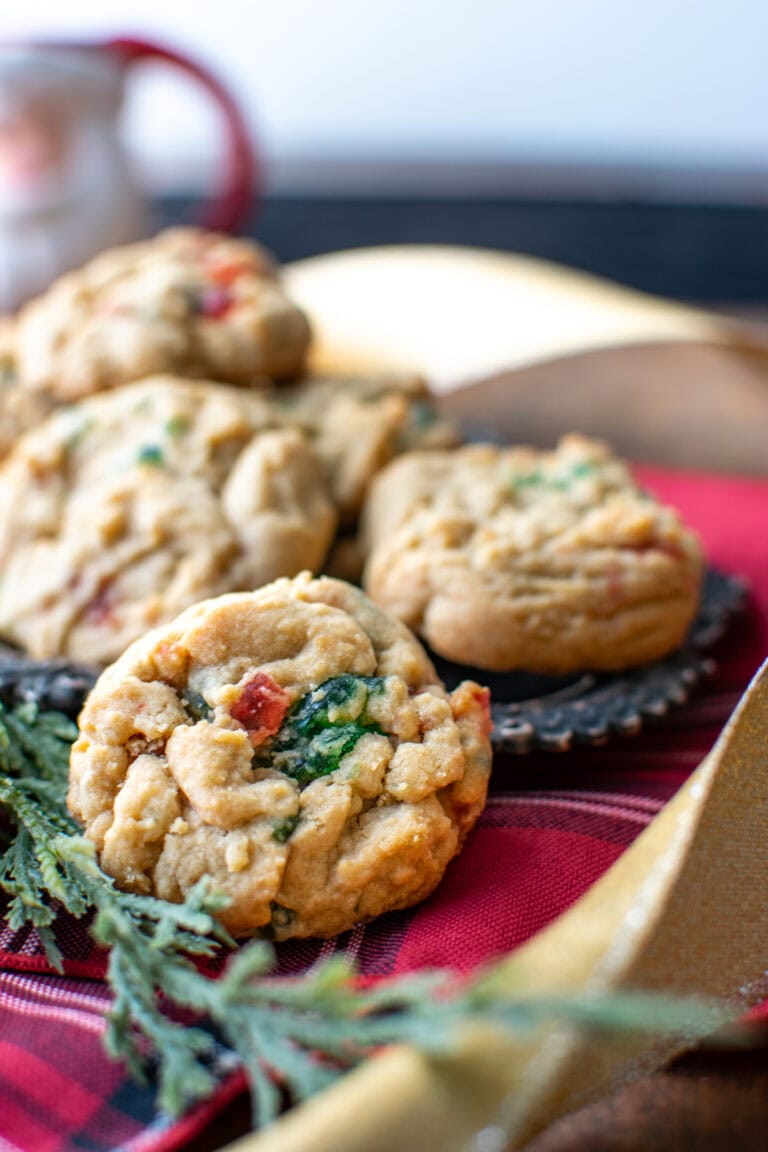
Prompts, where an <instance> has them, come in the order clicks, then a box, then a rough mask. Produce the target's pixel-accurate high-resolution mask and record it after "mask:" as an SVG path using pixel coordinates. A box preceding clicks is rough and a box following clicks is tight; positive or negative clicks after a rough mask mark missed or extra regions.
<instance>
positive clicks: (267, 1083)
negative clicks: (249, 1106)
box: [0, 705, 724, 1125]
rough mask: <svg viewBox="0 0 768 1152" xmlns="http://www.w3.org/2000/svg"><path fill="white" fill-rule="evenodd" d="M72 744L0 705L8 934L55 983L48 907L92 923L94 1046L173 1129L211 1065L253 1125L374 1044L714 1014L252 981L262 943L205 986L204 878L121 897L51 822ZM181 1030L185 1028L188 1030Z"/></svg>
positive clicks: (339, 981)
mask: <svg viewBox="0 0 768 1152" xmlns="http://www.w3.org/2000/svg"><path fill="white" fill-rule="evenodd" d="M75 735H76V729H75V727H74V725H73V724H72V723H71V722H70V721H69V720H67V719H66V718H65V717H64V716H61V715H58V714H57V713H53V712H42V711H38V710H37V709H36V708H35V707H34V706H32V705H22V706H19V707H17V708H15V709H14V710H12V711H9V710H8V709H5V708H3V706H2V705H0V815H4V816H5V818H6V823H7V828H6V829H5V831H6V832H7V836H6V839H5V841H4V850H3V851H2V854H1V855H0V889H3V890H4V891H5V893H6V894H7V896H8V898H9V904H8V910H7V914H6V915H7V919H8V922H9V924H10V925H11V926H12V927H13V928H20V927H22V926H23V925H25V924H31V925H34V927H35V928H36V929H37V931H38V933H39V935H40V939H41V941H42V943H43V946H44V947H45V950H46V953H47V955H48V959H49V961H50V963H51V964H52V965H53V966H54V967H55V968H57V969H58V970H59V971H61V970H62V956H61V952H60V950H59V948H58V946H57V944H56V939H55V918H56V915H57V912H58V910H59V908H60V907H63V908H65V909H66V910H67V911H68V912H69V913H70V914H71V915H73V916H75V917H77V918H82V917H84V916H86V915H92V916H93V919H92V923H91V931H92V933H93V935H94V937H95V939H96V940H97V941H98V942H99V943H100V944H102V945H104V946H105V947H107V948H109V950H110V951H109V962H108V971H107V980H108V982H109V985H110V987H111V989H112V992H113V994H114V1003H113V1007H112V1009H111V1012H110V1015H109V1021H108V1030H107V1034H106V1041H105V1042H106V1046H107V1050H108V1051H109V1053H110V1054H111V1055H112V1056H113V1057H115V1058H117V1059H120V1060H123V1061H125V1063H126V1065H127V1067H128V1068H129V1070H130V1072H131V1074H132V1075H133V1076H135V1077H137V1078H142V1079H146V1078H147V1076H148V1075H149V1074H150V1073H151V1074H154V1075H155V1076H156V1078H157V1084H158V1102H159V1104H160V1106H161V1107H162V1108H163V1109H165V1110H166V1111H168V1112H170V1113H172V1114H174V1115H178V1114H180V1113H181V1112H183V1111H184V1109H185V1108H187V1107H188V1106H189V1105H190V1104H191V1103H192V1102H193V1101H195V1100H198V1099H201V1098H203V1097H205V1096H207V1095H209V1094H210V1093H211V1092H212V1091H213V1090H214V1088H215V1086H216V1084H217V1082H218V1079H219V1077H220V1075H221V1067H222V1054H224V1056H225V1060H224V1063H226V1062H227V1060H228V1062H229V1065H230V1066H233V1064H234V1062H235V1061H239V1062H240V1063H241V1064H242V1065H243V1067H244V1068H245V1071H246V1073H247V1076H248V1080H249V1084H250V1088H251V1093H252V1098H253V1112H254V1122H255V1124H257V1125H263V1124H266V1123H268V1122H269V1121H270V1120H271V1119H273V1118H274V1117H275V1116H276V1115H277V1114H278V1113H279V1111H280V1110H281V1108H282V1106H283V1104H284V1103H285V1100H286V1098H289V1099H290V1100H293V1101H298V1100H303V1099H306V1098H307V1097H309V1096H311V1095H313V1094H314V1093H316V1092H319V1091H321V1090H322V1089H323V1088H325V1087H326V1086H327V1085H328V1084H330V1083H332V1082H333V1081H334V1080H335V1079H336V1078H337V1077H338V1076H340V1075H342V1074H343V1073H344V1071H345V1070H347V1069H348V1068H350V1067H352V1066H354V1065H355V1064H357V1063H358V1062H359V1061H361V1060H363V1059H364V1058H365V1057H366V1056H367V1055H369V1054H370V1053H371V1052H372V1051H374V1050H376V1049H378V1048H380V1047H381V1046H383V1045H388V1044H393V1043H404V1042H407V1043H411V1044H414V1045H416V1046H418V1047H420V1048H422V1049H423V1050H426V1051H430V1052H436V1051H440V1050H445V1047H446V1046H447V1045H449V1044H450V1043H451V1041H452V1039H453V1037H454V1036H455V1035H456V1033H457V1031H458V1030H459V1029H460V1028H461V1027H462V1026H463V1025H465V1024H467V1023H468V1022H469V1021H487V1022H490V1023H492V1024H495V1025H497V1026H503V1027H506V1028H508V1029H510V1030H511V1031H513V1032H514V1033H516V1034H525V1033H526V1032H529V1031H530V1030H531V1029H535V1028H538V1027H540V1026H541V1025H542V1024H544V1023H551V1022H553V1021H563V1022H567V1023H570V1024H573V1025H575V1026H578V1027H581V1028H586V1029H589V1030H590V1031H592V1032H607V1033H611V1034H616V1033H621V1032H638V1031H646V1032H648V1031H650V1032H652V1033H654V1034H661V1033H663V1034H667V1035H669V1034H676V1035H684V1036H686V1037H691V1036H702V1035H705V1034H707V1033H709V1032H712V1031H713V1030H715V1029H716V1028H718V1027H719V1026H720V1025H721V1024H722V1023H723V1021H724V1016H723V1013H722V1012H721V1011H720V1010H719V1009H718V1008H716V1007H715V1008H713V1007H712V1006H709V1005H701V1004H693V1003H689V1002H685V1001H680V1000H673V1001H669V1000H666V999H664V998H661V997H658V996H647V995H637V996H627V995H622V996H620V997H599V998H597V997H586V996H584V997H579V998H562V999H554V998H548V999H544V998H539V999H535V1000H533V999H526V998H521V999H517V1000H515V999H513V998H510V997H509V996H508V995H507V994H501V993H499V992H498V990H496V989H495V987H494V984H493V981H492V980H491V981H489V980H482V979H481V980H477V981H475V982H474V983H470V984H466V985H463V986H461V985H458V984H457V983H456V981H455V980H454V979H452V977H451V975H450V974H449V973H445V972H430V973H420V974H417V975H413V976H408V977H400V978H398V979H396V980H393V981H388V982H387V983H385V984H383V985H380V986H378V987H376V988H373V989H368V990H366V989H361V988H359V987H358V986H357V984H356V978H355V973H354V971H353V969H352V968H351V967H350V966H349V965H348V964H347V963H346V962H345V961H344V960H342V959H340V958H334V959H331V960H329V961H327V962H326V963H324V964H322V965H319V966H316V967H315V968H313V969H312V970H311V971H310V972H309V973H307V974H306V975H305V976H303V977H302V978H301V979H297V980H296V979H294V980H287V979H279V978H276V977H269V978H266V977H267V975H268V973H269V971H270V970H271V968H272V966H273V962H274V954H273V951H272V948H271V946H270V945H269V944H267V943H266V942H264V941H253V942H251V943H250V944H247V945H245V946H244V947H242V948H240V949H239V950H238V951H235V952H233V953H232V954H231V956H230V957H229V960H228V963H227V965H226V967H225V969H224V971H223V973H222V975H221V976H220V977H218V978H213V977H211V976H209V975H206V974H205V972H203V971H201V970H200V967H199V966H198V965H197V964H196V963H195V960H197V961H200V960H205V959H210V958H212V957H214V956H216V955H217V954H219V953H220V952H221V950H222V948H224V947H231V946H233V945H234V941H232V940H231V939H230V937H229V936H228V934H227V933H226V931H225V930H224V929H223V928H222V926H221V924H220V923H219V921H218V920H217V913H218V912H220V911H221V909H222V908H223V907H224V906H225V904H226V898H224V897H222V896H221V895H220V894H217V893H216V892H214V891H212V890H211V888H210V886H209V885H208V884H207V882H206V881H205V880H203V881H201V882H200V883H199V884H197V885H196V886H195V888H194V889H193V890H192V891H191V892H190V893H189V895H188V897H187V899H186V901H185V903H183V904H169V903H166V902H165V901H162V900H157V899H154V898H153V897H148V896H137V895H134V894H130V893H126V892H121V891H120V890H119V889H117V888H116V887H115V886H114V883H113V882H112V880H111V879H110V878H109V877H108V876H107V875H106V874H105V873H104V872H102V870H101V868H100V867H99V865H98V863H97V861H96V856H95V853H94V849H93V845H92V844H90V842H89V841H87V840H86V839H84V837H82V836H81V835H80V834H79V829H78V827H77V825H76V824H75V822H74V821H73V820H72V818H71V817H70V816H69V814H68V812H67V809H66V791H67V775H68V765H69V751H70V745H71V743H72V740H73V739H74V737H75ZM190 1019H191V1020H192V1022H190Z"/></svg>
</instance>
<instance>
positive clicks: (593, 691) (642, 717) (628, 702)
mask: <svg viewBox="0 0 768 1152" xmlns="http://www.w3.org/2000/svg"><path fill="white" fill-rule="evenodd" d="M745 600H746V586H745V584H744V583H743V581H741V580H738V579H737V578H735V577H733V576H726V575H724V574H723V573H722V572H718V571H717V570H716V569H714V568H710V569H708V570H707V572H706V575H705V579H704V587H703V590H702V598H701V606H700V608H699V613H698V616H697V617H696V619H695V621H694V622H693V625H692V626H691V630H690V632H689V633H688V638H687V640H686V642H685V644H684V645H683V646H682V647H681V648H678V649H677V651H675V652H673V653H672V654H671V655H670V656H668V657H667V658H666V659H664V660H657V661H656V662H655V663H653V664H645V665H643V666H641V667H639V668H630V669H628V670H627V671H625V672H614V673H608V674H602V675H598V674H593V673H584V674H582V675H577V676H568V677H562V676H559V677H555V676H533V675H530V674H529V673H525V672H507V673H488V672H483V671H482V669H480V668H469V667H467V666H465V665H460V664H451V663H449V662H448V661H446V660H441V659H440V657H435V656H434V655H433V659H434V661H435V664H436V666H437V669H438V672H439V673H440V675H441V676H442V678H443V679H444V681H445V683H446V684H447V685H448V687H455V686H456V684H458V682H459V681H460V680H465V679H467V678H468V677H469V678H471V679H476V680H478V681H479V682H480V683H481V684H487V685H488V687H489V688H490V689H491V701H492V704H491V715H492V717H493V735H492V740H493V746H494V748H495V750H496V751H497V752H517V753H520V752H530V751H533V750H534V749H549V750H551V751H556V752H565V751H567V750H568V749H569V748H572V747H573V746H574V745H575V744H603V743H605V741H606V740H608V739H609V738H610V736H612V735H614V734H616V733H624V734H629V733H634V732H638V731H639V730H640V728H641V727H642V725H643V723H644V722H645V721H646V720H649V719H652V718H656V717H659V716H663V715H664V714H665V713H666V712H668V711H669V709H670V708H671V707H673V706H675V705H678V704H683V703H685V701H686V700H687V699H688V695H689V693H690V691H691V689H692V688H693V686H694V685H695V684H696V683H697V682H698V681H699V680H700V679H701V678H702V677H704V676H708V675H711V673H712V672H713V671H714V668H715V664H714V661H713V660H712V659H711V657H709V656H707V655H705V651H704V650H705V649H706V648H709V647H710V646H711V645H713V644H714V643H715V642H716V641H717V640H719V639H720V637H721V636H722V635H723V633H724V632H725V630H726V628H727V626H728V622H729V620H730V619H731V617H732V616H733V615H734V613H736V612H737V611H738V610H739V609H740V608H741V607H742V606H743V604H744V602H745Z"/></svg>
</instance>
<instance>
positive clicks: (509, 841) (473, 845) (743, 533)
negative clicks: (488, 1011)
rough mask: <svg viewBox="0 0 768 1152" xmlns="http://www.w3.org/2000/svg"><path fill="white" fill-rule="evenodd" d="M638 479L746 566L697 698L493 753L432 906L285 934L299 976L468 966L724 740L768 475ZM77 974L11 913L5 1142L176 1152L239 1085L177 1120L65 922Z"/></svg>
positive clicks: (630, 835) (764, 577) (30, 1150)
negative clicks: (128, 1062)
mask: <svg viewBox="0 0 768 1152" xmlns="http://www.w3.org/2000/svg"><path fill="white" fill-rule="evenodd" d="M639 473H640V479H641V482H642V483H643V484H644V485H645V486H647V487H648V488H650V489H652V490H654V491H655V492H657V493H658V495H659V496H661V497H662V498H663V499H665V500H667V501H668V502H670V503H671V504H673V505H676V506H677V507H678V508H679V509H680V510H681V511H682V513H683V514H684V516H685V517H686V519H687V520H688V521H689V522H690V523H691V524H693V525H694V526H695V527H696V528H697V529H698V530H699V531H700V533H701V535H702V538H703V540H704V543H705V546H706V550H707V555H708V557H709V560H710V562H711V563H712V564H714V565H716V566H717V567H719V568H721V569H722V570H724V571H726V572H731V573H735V574H739V575H743V576H746V577H747V578H748V580H749V581H750V584H751V589H752V593H751V598H750V604H749V608H748V611H747V612H746V613H745V615H744V617H743V618H741V619H739V620H737V621H735V622H734V623H733V625H732V626H731V628H730V630H729V634H728V636H727V637H726V638H725V640H724V641H722V642H721V644H720V648H719V651H718V652H717V653H716V655H717V657H718V659H719V663H720V671H719V672H718V674H717V675H716V677H715V678H714V679H713V680H712V681H710V682H709V683H708V684H706V685H705V686H703V688H700V689H699V690H698V691H697V692H696V694H695V696H694V698H693V700H692V701H691V702H690V703H689V704H688V705H686V706H685V707H684V708H682V709H680V710H678V711H676V712H673V713H672V715H671V716H669V717H668V718H667V719H666V720H665V721H664V722H663V723H662V724H660V725H659V726H657V727H654V728H648V729H646V730H645V731H644V732H642V733H641V734H640V735H639V736H637V737H634V738H631V739H622V740H616V741H613V742H612V743H611V744H609V745H607V746H605V747H603V748H598V749H584V750H580V751H576V752H571V753H568V754H567V755H564V756H556V755H552V754H550V755H538V754H537V755H532V756H527V757H521V758H514V759H513V758H505V759H501V760H498V761H497V763H496V765H495V768H494V783H493V792H492V795H491V798H490V801H489V804H488V806H487V808H486V811H485V813H484V814H483V816H482V818H481V820H480V822H479V824H478V827H477V828H476V830H475V831H474V833H473V834H472V836H471V837H470V839H469V841H468V843H467V845H466V847H465V849H464V851H463V853H462V855H461V856H460V857H459V858H458V859H457V860H455V861H454V862H453V864H452V865H451V866H450V868H449V869H448V873H447V875H446V877H445V879H444V881H443V883H442V884H441V886H440V888H439V889H438V891H437V892H436V893H435V895H434V896H433V897H431V899H429V900H428V901H426V903H424V904H422V905H421V906H420V907H418V908H416V909H412V910H410V911H408V912H403V913H397V914H394V915H391V916H385V917H382V918H381V919H379V920H378V921H376V922H375V923H373V924H371V925H369V926H368V927H366V928H360V929H356V930H355V931H353V932H349V933H346V934H345V935H344V936H343V937H340V938H339V939H338V940H336V941H334V942H327V943H317V942H300V943H291V944H285V945H281V946H280V947H279V949H278V954H279V965H280V970H281V972H283V973H285V974H290V973H299V972H301V971H303V970H304V969H306V968H307V967H308V966H309V965H310V964H312V963H313V962H314V961H315V960H317V959H318V958H320V957H323V956H328V955H330V954H331V953H332V952H333V951H334V950H340V951H343V952H345V953H346V954H347V955H348V956H350V957H353V958H354V959H355V961H356V963H357V965H358V966H359V968H360V970H361V971H362V972H363V973H364V974H366V975H368V976H371V977H376V976H387V975H390V974H394V973H402V972H408V971H413V970H414V969H417V968H422V967H431V966H445V967H450V968H454V969H456V970H461V971H467V970H469V969H471V968H472V967H473V966H475V965H477V964H479V963H481V962H483V961H487V960H490V959H491V958H493V957H494V956H498V955H500V954H502V953H504V952H507V951H509V949H511V948H514V947H515V945H517V944H519V943H521V941H523V940H526V939H527V938H528V937H529V936H531V935H532V933H534V932H536V931H538V930H539V929H540V928H542V927H543V926H544V925H545V924H547V923H548V922H549V921H550V920H551V919H552V918H553V917H555V916H557V915H558V914H559V913H560V912H562V911H563V910H564V909H565V908H567V907H568V905H569V904H571V903H572V902H573V901H574V900H575V899H577V897H578V896H580V895H581V893H582V892H584V891H585V889H586V888H587V887H588V886H589V885H590V884H591V883H592V882H593V881H594V880H595V879H597V877H598V876H599V875H600V874H601V873H602V872H603V871H604V870H605V869H606V868H607V867H609V865H610V864H611V863H612V862H613V861H614V860H615V859H616V858H617V856H619V854H620V853H621V852H622V851H623V849H624V848H625V847H626V846H627V845H628V844H630V843H631V842H632V840H633V839H634V837H635V836H636V835H637V834H638V833H639V832H640V831H641V830H642V829H643V828H644V827H645V826H646V824H647V823H648V822H649V821H650V820H651V819H652V818H653V816H654V815H655V814H656V812H657V811H658V810H659V808H660V807H661V805H662V804H663V803H664V801H665V800H666V799H667V798H668V797H669V796H671V795H672V793H673V792H674V791H675V790H676V789H677V787H678V786H679V785H680V783H682V781H683V780H684V779H685V777H686V776H687V775H688V773H689V772H691V771H692V770H693V768H695V767H696V765H697V764H698V763H699V761H700V760H701V758H702V756H703V754H704V753H705V752H706V751H707V750H708V749H709V748H710V747H711V745H712V743H713V741H714V739H715V737H716V736H717V734H718V732H719V731H720V729H721V727H722V725H723V723H724V722H725V720H726V719H727V717H728V715H729V714H730V712H731V711H732V709H733V707H734V705H735V703H736V701H737V699H738V697H739V695H740V694H741V692H742V691H743V689H744V688H745V686H746V684H747V682H748V680H749V679H750V677H751V675H752V673H753V672H754V671H755V669H756V668H757V667H758V665H759V664H760V663H761V661H762V660H763V658H764V657H765V655H766V653H767V652H768V644H767V643H766V641H767V640H768V483H763V482H760V481H747V480H738V479H731V478H727V479H726V478H722V477H711V476H701V475H691V474H681V473H673V472H669V471H664V472H662V471H658V470H651V469H640V470H639ZM60 945H61V948H62V951H63V954H64V956H65V971H66V976H64V977H57V976H54V975H51V974H50V971H49V969H48V967H47V964H46V961H45V957H44V954H43V953H42V949H41V948H40V945H39V942H38V940H37V938H36V936H35V934H34V932H29V931H23V932H18V933H12V932H10V930H8V929H7V928H6V929H5V930H4V931H3V930H2V924H1V923H0V968H2V971H0V1152H75V1150H79V1152H106V1150H107V1149H118V1148H119V1149H121V1152H161V1150H162V1152H166V1150H170V1149H175V1148H181V1147H183V1146H184V1144H185V1142H186V1141H188V1140H190V1139H191V1138H192V1137H193V1136H194V1135H195V1134H196V1133H197V1132H199V1131H200V1130H201V1129H202V1128H203V1127H204V1126H205V1125H206V1124H207V1123H208V1122H209V1121H210V1120H211V1118H212V1117H213V1116H215V1115H216V1113H217V1112H219V1111H220V1110H222V1109H224V1108H225V1107H226V1106H227V1105H228V1104H229V1103H230V1102H231V1101H232V1100H233V1098H234V1097H235V1096H236V1095H237V1094H239V1093H240V1092H242V1091H243V1090H244V1084H243V1079H242V1077H241V1075H240V1073H239V1072H237V1071H234V1072H229V1073H228V1074H227V1073H223V1074H222V1080H221V1085H220V1088H219V1090H218V1092H217V1093H216V1094H215V1096H214V1097H213V1098H212V1099H211V1100H209V1101H208V1102H206V1103H205V1104H204V1105H202V1106H200V1107H198V1108H196V1109H195V1110H193V1111H192V1112H191V1113H189V1114H188V1115H187V1116H186V1117H185V1118H184V1119H183V1120H180V1121H175V1122H174V1121H171V1120H169V1119H168V1118H167V1117H163V1116H162V1115H158V1113H157V1111H156V1109H155V1104H154V1094H153V1091H152V1088H151V1086H147V1087H142V1086H138V1085H135V1084H134V1083H133V1082H132V1081H131V1080H130V1079H129V1078H128V1076H127V1075H126V1073H125V1071H124V1069H123V1068H122V1067H121V1066H120V1065H118V1064H115V1063H112V1062H111V1061H110V1060H109V1059H108V1058H107V1057H106V1056H105V1055H104V1052H103V1049H102V1036H103V1033H104V1029H105V1021H104V1016H105V1012H106V1011H107V1009H108V1007H109V994H108V991H107V989H106V987H105V985H104V984H103V982H102V977H103V973H104V954H103V953H102V952H100V951H99V950H98V949H96V948H95V947H94V946H93V944H92V943H91V941H90V938H89V936H88V934H87V931H86V930H85V929H84V928H83V926H82V925H80V924H77V923H75V922H73V921H63V922H62V923H61V924H60Z"/></svg>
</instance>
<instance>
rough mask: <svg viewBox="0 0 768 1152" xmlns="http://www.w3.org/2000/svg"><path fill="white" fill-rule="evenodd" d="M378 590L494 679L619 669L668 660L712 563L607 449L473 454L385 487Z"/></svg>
mask: <svg viewBox="0 0 768 1152" xmlns="http://www.w3.org/2000/svg"><path fill="white" fill-rule="evenodd" d="M364 519H365V530H364V541H365V547H366V549H367V551H368V553H369V554H368V560H367V564H366V569H365V573H364V586H365V588H366V590H367V591H368V593H369V594H370V595H371V597H372V598H373V599H374V600H375V601H376V602H377V603H378V604H380V605H381V606H382V607H383V608H385V609H386V610H387V611H389V612H392V613H393V614H394V615H396V616H397V617H399V618H400V619H401V620H404V621H405V622H406V623H407V624H408V625H409V626H410V627H412V628H414V629H415V630H416V631H418V632H420V633H421V634H422V635H423V636H424V637H425V638H426V639H427V641H428V642H429V644H430V645H431V646H432V647H433V649H434V650H435V652H438V653H439V654H440V655H442V656H446V657H447V658H448V659H451V660H455V661H458V662H460V663H464V664H471V665H476V666H478V667H481V668H487V669H495V670H510V669H515V668H522V669H527V670H530V671H535V672H545V673H556V674H557V673H567V672H572V671H576V670H583V669H615V668H622V667H626V666H629V665H632V664H640V663H643V662H645V661H648V660H654V659H657V658H658V657H661V656H663V655H666V654H667V653H668V652H670V651H671V650H672V649H673V648H675V647H676V646H677V645H678V644H680V642H681V641H682V640H683V638H684V636H685V633H686V630H687V628H688V626H689V625H690V623H691V621H692V619H693V616H694V614H695V611H696V607H697V604H698V598H699V589H700V583H701V572H702V555H701V549H700V547H699V544H698V541H697V539H696V537H695V535H694V533H693V532H691V531H690V530H689V529H688V528H686V527H685V525H684V524H683V523H682V521H681V520H680V517H679V516H678V515H677V513H676V512H675V511H674V510H673V509H671V508H667V507H664V506H662V505H661V504H659V503H658V502H657V501H656V500H654V499H653V498H652V497H651V496H650V495H649V494H648V493H646V492H643V491H641V490H640V489H639V488H638V487H637V485H636V484H635V482H634V480H633V479H632V476H631V474H630V472H629V470H628V469H627V467H626V466H625V465H624V464H623V463H622V462H621V461H620V460H618V459H617V458H616V457H615V456H613V455H612V454H611V452H610V451H609V449H608V448H607V447H606V446H605V445H604V444H600V443H597V442H595V441H591V440H587V439H585V438H583V437H581V436H577V435H571V436H566V437H564V438H563V440H561V442H560V444H559V445H558V447H557V448H556V449H555V450H554V451H551V452H539V451H536V450H534V449H531V448H497V447H494V446H492V445H469V446H466V447H464V448H459V449H457V450H456V451H453V452H430V453H418V452H417V453H411V454H409V455H406V456H402V457H400V458H399V459H398V460H395V461H394V462H393V463H392V464H390V465H389V466H388V467H387V468H386V469H385V470H384V471H383V472H382V473H381V474H380V475H379V476H378V477H377V478H376V480H375V481H374V484H373V487H372V491H371V494H370V497H369V500H368V503H367V506H366V512H365V518H364Z"/></svg>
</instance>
